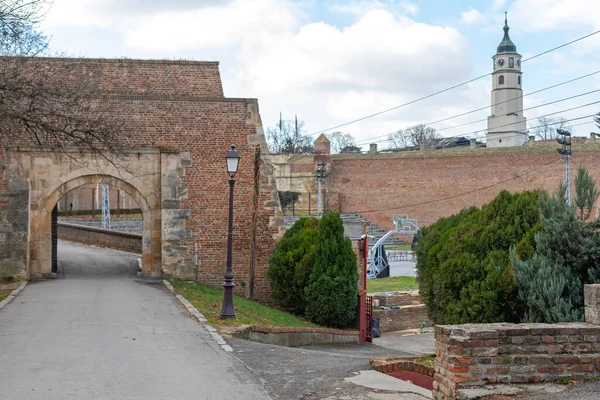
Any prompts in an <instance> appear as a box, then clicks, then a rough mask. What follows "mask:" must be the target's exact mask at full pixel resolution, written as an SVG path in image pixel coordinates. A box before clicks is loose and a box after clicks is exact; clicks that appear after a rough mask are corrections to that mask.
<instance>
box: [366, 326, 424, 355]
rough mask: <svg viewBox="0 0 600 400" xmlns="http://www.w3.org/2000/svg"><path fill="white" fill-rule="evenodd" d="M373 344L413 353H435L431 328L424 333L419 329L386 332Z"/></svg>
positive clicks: (374, 340)
mask: <svg viewBox="0 0 600 400" xmlns="http://www.w3.org/2000/svg"><path fill="white" fill-rule="evenodd" d="M373 344H375V345H377V346H381V347H386V348H388V349H392V350H396V351H401V352H404V353H409V354H412V355H421V354H434V353H435V345H434V337H433V332H432V331H431V329H428V330H427V333H423V334H420V333H419V331H418V330H410V331H398V332H386V333H383V334H382V335H381V337H380V338H376V339H373Z"/></svg>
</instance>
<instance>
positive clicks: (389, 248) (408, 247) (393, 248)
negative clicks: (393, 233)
mask: <svg viewBox="0 0 600 400" xmlns="http://www.w3.org/2000/svg"><path fill="white" fill-rule="evenodd" d="M410 246H411V245H410V244H401V245H400V246H391V247H388V246H386V247H385V250H386V251H388V250H402V251H410V250H411V248H410Z"/></svg>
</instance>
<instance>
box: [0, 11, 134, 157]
mask: <svg viewBox="0 0 600 400" xmlns="http://www.w3.org/2000/svg"><path fill="white" fill-rule="evenodd" d="M47 6H49V3H48V2H47V1H46V0H0V149H3V148H5V147H6V146H9V145H10V146H15V145H31V144H34V145H37V146H44V147H49V148H53V149H55V150H58V151H61V150H66V149H70V148H77V149H93V150H108V151H116V150H117V149H118V148H119V146H120V143H122V141H123V140H124V139H125V137H124V131H123V130H122V124H121V123H120V122H119V121H118V119H117V118H116V117H114V112H113V113H109V112H107V110H104V103H103V102H102V101H100V100H99V98H100V97H101V96H100V94H99V93H98V88H97V87H96V86H94V85H93V84H91V83H90V82H86V81H84V80H81V79H71V80H69V81H68V82H65V79H64V78H65V77H67V76H69V75H70V70H71V68H72V65H70V63H68V62H64V63H56V64H53V65H52V66H49V65H48V64H45V63H43V62H39V60H36V58H35V57H32V56H37V55H41V54H45V53H46V52H47V50H48V40H47V38H46V36H45V35H43V34H42V33H40V32H38V31H37V30H36V26H37V24H38V23H39V21H40V20H41V19H42V18H43V10H44V8H45V7H47Z"/></svg>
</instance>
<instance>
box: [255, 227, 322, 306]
mask: <svg viewBox="0 0 600 400" xmlns="http://www.w3.org/2000/svg"><path fill="white" fill-rule="evenodd" d="M317 227H318V220H317V219H315V218H300V219H299V220H298V221H296V223H295V224H294V225H292V227H291V228H290V229H288V230H287V231H286V233H285V235H284V236H283V238H282V239H281V240H280V241H279V243H277V246H276V247H275V249H274V251H273V255H272V256H271V260H270V262H269V269H268V270H267V277H268V278H269V280H270V281H271V290H272V296H273V299H274V300H275V301H276V302H277V304H279V305H280V306H281V307H282V308H284V309H287V310H289V311H291V312H293V313H295V314H298V315H303V314H304V311H305V307H306V302H305V296H304V289H305V288H306V286H307V285H308V278H309V275H310V270H311V255H312V252H313V250H314V248H315V243H316V237H317Z"/></svg>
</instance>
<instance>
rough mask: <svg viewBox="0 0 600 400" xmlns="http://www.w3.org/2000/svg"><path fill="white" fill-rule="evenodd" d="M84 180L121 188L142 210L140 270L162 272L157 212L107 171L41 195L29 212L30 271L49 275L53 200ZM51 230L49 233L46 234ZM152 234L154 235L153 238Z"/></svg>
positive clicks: (64, 184) (77, 179)
mask: <svg viewBox="0 0 600 400" xmlns="http://www.w3.org/2000/svg"><path fill="white" fill-rule="evenodd" d="M87 184H107V185H110V186H113V187H116V188H119V189H122V190H124V191H125V192H126V193H127V194H128V195H130V196H131V197H132V198H133V199H134V200H135V201H136V203H137V204H138V206H139V207H140V209H141V210H142V217H143V232H142V273H143V274H144V275H146V276H160V275H161V241H160V233H161V232H160V229H161V223H160V218H157V217H159V216H160V213H157V212H155V211H156V210H154V212H153V210H152V208H151V207H150V205H149V203H148V201H147V200H146V198H145V197H144V195H143V194H142V193H141V192H140V191H139V190H138V189H137V188H135V187H134V186H133V185H131V184H129V183H127V182H125V181H123V180H122V179H119V178H117V177H114V176H109V175H99V174H96V175H82V176H79V177H77V178H73V179H71V180H70V181H67V182H65V183H63V184H61V185H60V186H59V187H58V188H56V189H55V190H54V191H53V192H52V193H51V194H50V195H49V196H47V197H45V198H41V199H40V200H39V202H38V207H36V208H37V210H36V211H35V212H32V213H31V221H32V224H31V226H30V228H29V232H30V234H31V235H35V237H36V238H37V240H36V241H35V242H34V243H31V244H30V246H29V254H30V256H29V257H30V258H29V273H30V276H31V277H33V278H36V277H39V278H41V277H45V276H47V275H49V273H50V270H49V268H51V266H52V265H51V258H49V257H52V253H51V251H52V249H51V245H52V233H51V224H52V222H51V219H49V218H51V214H52V209H53V208H54V206H55V205H56V203H57V202H58V201H59V200H60V199H61V198H62V197H63V196H64V195H65V194H66V193H68V192H70V191H71V190H73V189H76V188H78V187H80V186H83V185H87ZM48 232H50V235H48ZM153 238H154V239H153ZM48 260H50V261H48Z"/></svg>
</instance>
